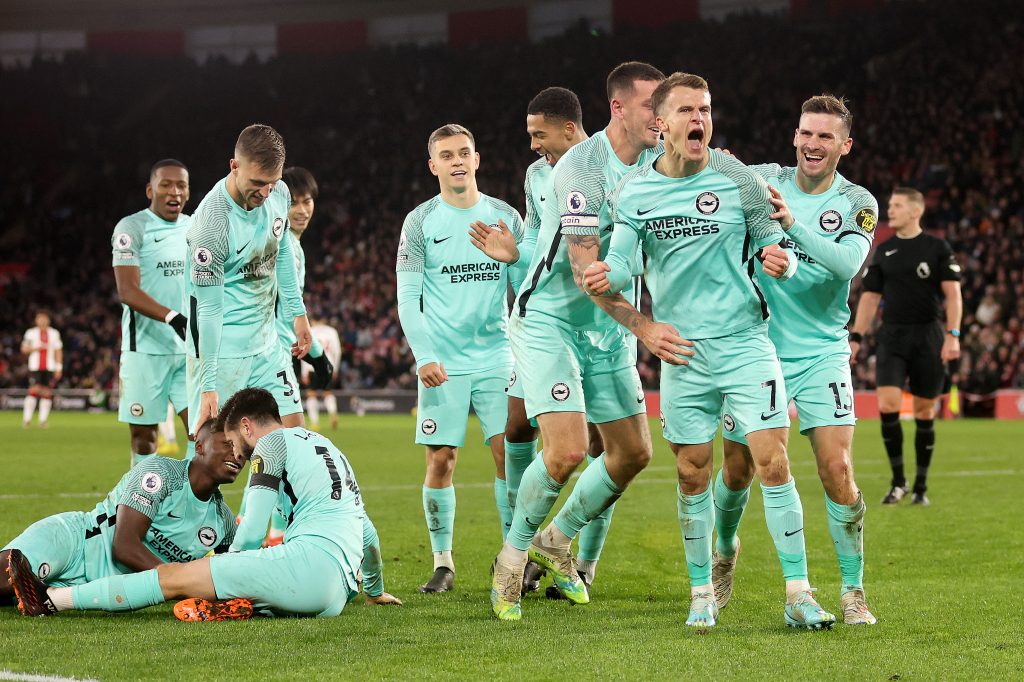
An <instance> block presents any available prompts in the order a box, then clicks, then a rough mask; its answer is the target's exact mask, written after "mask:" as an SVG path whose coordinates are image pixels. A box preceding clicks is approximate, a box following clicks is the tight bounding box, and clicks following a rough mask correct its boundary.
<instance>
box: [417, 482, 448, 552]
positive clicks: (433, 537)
mask: <svg viewBox="0 0 1024 682" xmlns="http://www.w3.org/2000/svg"><path fill="white" fill-rule="evenodd" d="M423 515H424V517H426V519H427V532H429V533H430V548H431V551H434V552H450V551H452V535H453V533H454V530H455V486H451V485H450V486H448V487H447V488H428V487H427V486H423Z"/></svg>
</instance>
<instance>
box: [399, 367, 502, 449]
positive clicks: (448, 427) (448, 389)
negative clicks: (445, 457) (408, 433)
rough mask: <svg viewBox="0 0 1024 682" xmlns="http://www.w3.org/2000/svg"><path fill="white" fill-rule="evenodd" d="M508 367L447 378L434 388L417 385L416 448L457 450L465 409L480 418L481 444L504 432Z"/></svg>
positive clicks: (463, 436)
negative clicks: (470, 410) (437, 446)
mask: <svg viewBox="0 0 1024 682" xmlns="http://www.w3.org/2000/svg"><path fill="white" fill-rule="evenodd" d="M511 372H512V368H511V367H509V366H508V365H503V366H501V367H495V368H494V369H489V370H486V371H484V372H478V373H476V374H458V375H455V376H451V375H449V376H448V381H446V382H444V383H443V384H441V385H440V386H435V387H434V388H427V387H425V386H424V385H423V384H422V383H421V384H420V385H419V396H418V399H417V402H416V442H417V443H419V444H420V445H450V446H452V447H461V446H462V445H464V444H465V442H466V420H467V419H468V418H469V407H470V405H472V406H473V411H474V412H476V415H477V417H479V418H480V430H481V431H483V436H484V443H490V440H491V437H493V436H496V435H498V434H500V433H505V422H506V421H508V398H507V396H506V395H505V388H506V387H507V386H508V382H509V375H510V373H511Z"/></svg>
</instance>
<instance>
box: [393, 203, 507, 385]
mask: <svg viewBox="0 0 1024 682" xmlns="http://www.w3.org/2000/svg"><path fill="white" fill-rule="evenodd" d="M477 220H480V221H482V222H484V223H486V224H487V225H491V226H494V227H496V226H497V225H498V221H499V220H502V221H504V223H505V224H506V225H507V226H508V228H509V229H510V230H512V233H513V234H514V235H515V238H516V242H517V243H519V242H522V239H523V220H522V218H521V217H520V216H519V213H518V212H517V211H516V210H515V209H514V208H512V207H511V206H509V205H508V204H506V203H505V202H504V201H501V200H499V199H495V198H493V197H489V196H487V195H484V194H481V195H480V201H478V202H477V204H476V205H475V206H473V207H471V208H465V209H463V208H456V207H455V206H452V205H451V204H448V203H446V202H445V201H444V200H443V199H442V198H441V195H437V196H435V197H434V198H433V199H430V200H428V201H425V202H424V203H422V204H420V205H419V206H417V207H416V209H415V210H413V211H412V212H411V213H410V214H409V215H408V216H406V219H405V223H404V224H403V225H402V236H401V238H400V240H399V243H398V258H397V262H396V265H395V271H396V272H397V275H398V315H399V318H400V320H401V322H402V330H403V331H404V332H405V336H406V339H407V340H408V342H409V346H410V347H411V348H412V351H413V355H415V357H416V366H417V367H422V366H424V365H426V364H428V363H431V362H440V363H443V364H444V368H445V371H447V373H448V374H472V373H476V372H482V371H486V370H490V369H494V368H496V367H502V366H509V365H511V364H512V351H511V350H510V348H509V344H508V336H507V332H506V327H507V317H508V316H507V312H506V310H507V309H506V303H505V301H506V295H507V293H508V287H509V284H510V282H511V268H509V267H508V266H507V265H505V264H504V263H499V262H497V261H495V260H492V259H491V258H489V257H488V256H486V255H485V254H484V253H483V252H482V251H480V250H479V249H477V248H476V247H475V246H473V243H472V242H471V241H470V238H469V225H470V223H472V222H474V221H477Z"/></svg>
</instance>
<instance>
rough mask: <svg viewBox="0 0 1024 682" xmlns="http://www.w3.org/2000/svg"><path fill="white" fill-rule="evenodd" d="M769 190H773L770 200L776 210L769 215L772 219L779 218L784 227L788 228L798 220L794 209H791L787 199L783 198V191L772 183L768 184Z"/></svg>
mask: <svg viewBox="0 0 1024 682" xmlns="http://www.w3.org/2000/svg"><path fill="white" fill-rule="evenodd" d="M768 191H769V192H771V196H770V197H769V198H768V201H769V202H771V205H772V208H774V209H775V212H774V213H772V214H771V215H770V216H768V217H769V218H771V219H772V220H778V221H779V222H780V223H781V224H782V229H784V230H788V229H789V228H791V227H793V223H794V222H796V219H795V218H794V217H793V213H792V211H790V210H789V206H788V205H787V204H786V200H785V199H783V198H782V192H780V191H779V190H777V189H775V188H774V187H772V186H771V185H768Z"/></svg>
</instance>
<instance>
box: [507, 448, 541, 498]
mask: <svg viewBox="0 0 1024 682" xmlns="http://www.w3.org/2000/svg"><path fill="white" fill-rule="evenodd" d="M536 456H537V441H535V440H532V441H530V442H529V443H510V442H509V441H508V440H506V441H505V484H506V486H507V487H508V502H509V505H510V506H511V508H512V509H513V510H515V508H516V495H518V494H519V482H520V481H522V480H523V474H524V473H525V472H526V469H527V467H529V466H530V463H531V462H533V459H534V457H536Z"/></svg>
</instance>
